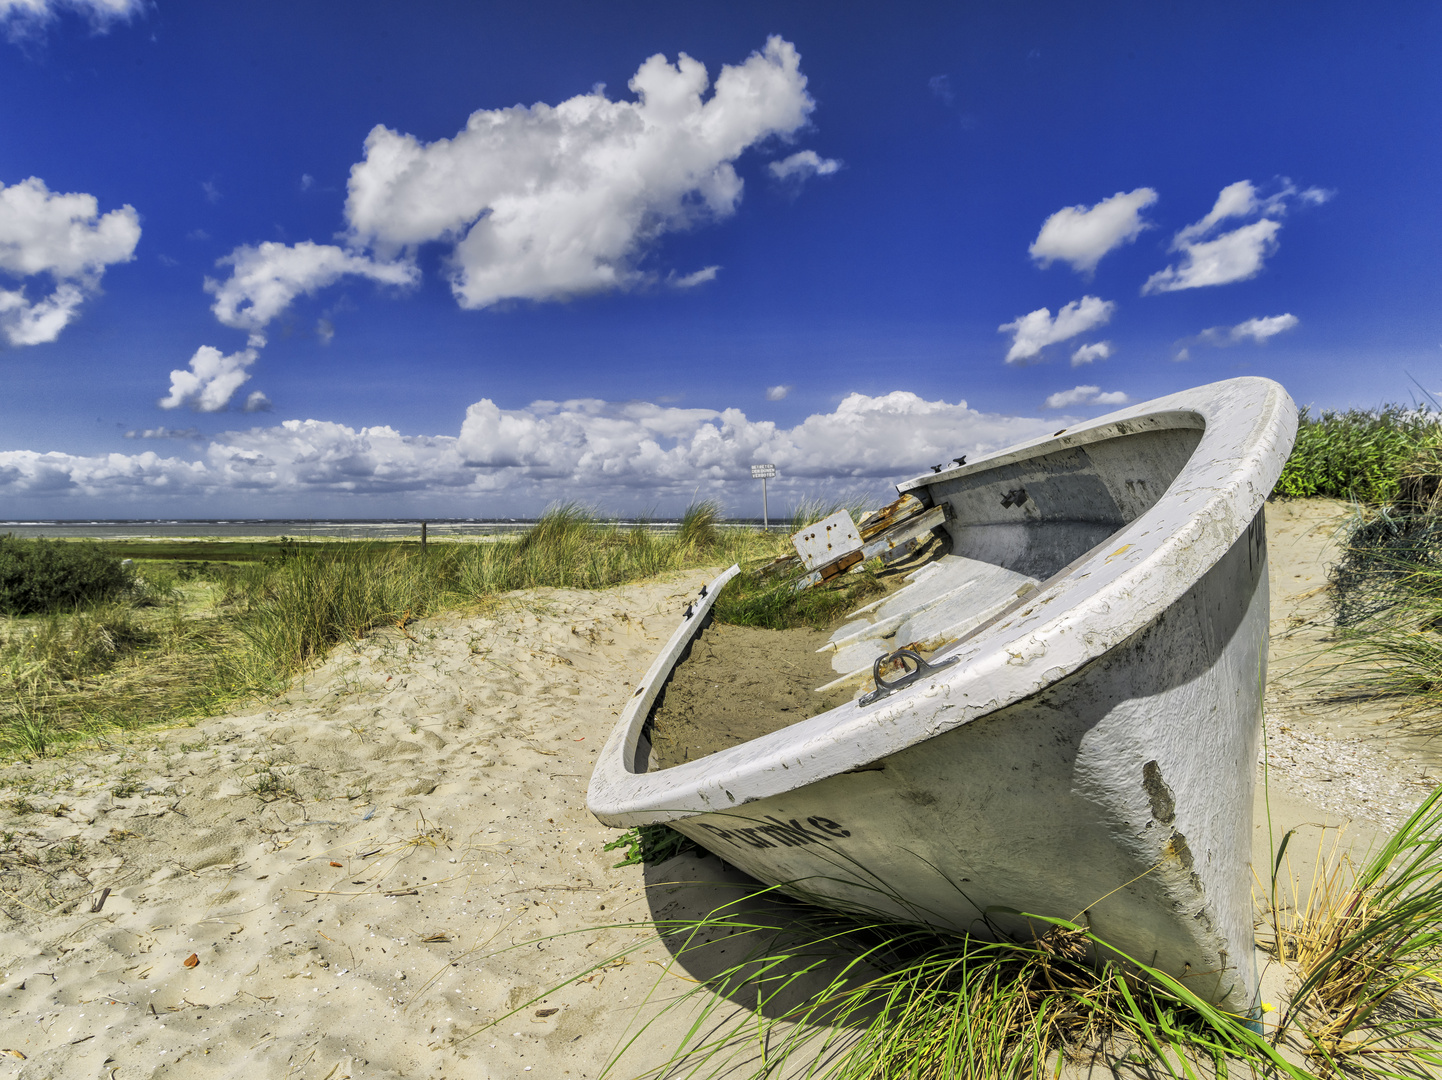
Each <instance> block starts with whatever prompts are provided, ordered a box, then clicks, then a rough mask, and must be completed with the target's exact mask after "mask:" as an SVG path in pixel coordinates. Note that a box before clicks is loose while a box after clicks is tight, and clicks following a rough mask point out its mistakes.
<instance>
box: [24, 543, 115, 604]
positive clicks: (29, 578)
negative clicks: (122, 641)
mask: <svg viewBox="0 0 1442 1080" xmlns="http://www.w3.org/2000/svg"><path fill="white" fill-rule="evenodd" d="M130 579H131V574H130V571H129V570H128V569H127V568H126V567H125V566H124V565H123V564H122V562H121V561H120V559H118V558H116V557H115V556H114V555H110V554H108V553H106V552H104V551H102V550H101V549H100V548H99V547H97V546H96V545H95V544H75V543H65V542H63V541H56V540H23V539H20V538H19V537H16V536H11V535H10V534H8V533H7V534H5V535H4V536H0V614H4V615H30V614H34V613H36V612H45V611H62V610H66V609H69V608H74V607H75V606H76V605H78V604H91V603H95V602H97V601H101V600H108V599H110V598H111V597H114V596H117V595H119V594H120V593H122V592H124V591H125V590H126V589H127V588H128V587H129V586H130Z"/></svg>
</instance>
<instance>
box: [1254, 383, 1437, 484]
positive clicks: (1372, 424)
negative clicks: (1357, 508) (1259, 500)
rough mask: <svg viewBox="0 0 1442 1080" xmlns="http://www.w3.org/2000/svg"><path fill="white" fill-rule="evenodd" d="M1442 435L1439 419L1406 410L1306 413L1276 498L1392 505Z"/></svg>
mask: <svg viewBox="0 0 1442 1080" xmlns="http://www.w3.org/2000/svg"><path fill="white" fill-rule="evenodd" d="M1439 431H1442V418H1439V416H1438V414H1437V413H1435V412H1430V411H1428V410H1426V409H1418V408H1413V407H1410V406H1405V405H1384V406H1382V407H1381V408H1380V409H1349V410H1348V411H1347V412H1345V413H1337V412H1331V411H1324V412H1323V413H1322V414H1321V415H1320V416H1312V415H1311V414H1310V412H1309V411H1308V410H1307V409H1305V408H1304V409H1302V413H1301V416H1300V417H1299V418H1298V425H1297V442H1296V445H1295V446H1293V448H1292V454H1291V456H1290V457H1289V458H1288V459H1287V464H1286V465H1285V466H1284V467H1283V468H1282V475H1281V477H1280V478H1279V479H1278V480H1277V486H1276V489H1275V491H1276V494H1278V495H1281V496H1283V497H1285V498H1292V499H1314V498H1330V499H1355V500H1356V501H1358V502H1364V503H1373V504H1376V505H1384V504H1387V503H1390V502H1392V501H1393V500H1394V499H1396V498H1397V496H1398V494H1399V492H1400V489H1401V488H1402V486H1403V482H1404V476H1405V475H1406V474H1407V472H1408V471H1409V470H1412V471H1415V469H1416V468H1418V467H1421V466H1420V465H1419V464H1418V462H1419V453H1420V452H1421V451H1422V450H1423V448H1424V447H1426V446H1427V445H1428V444H1429V443H1430V444H1431V445H1433V446H1435V445H1436V444H1437V442H1438V437H1439ZM1434 456H1435V455H1434Z"/></svg>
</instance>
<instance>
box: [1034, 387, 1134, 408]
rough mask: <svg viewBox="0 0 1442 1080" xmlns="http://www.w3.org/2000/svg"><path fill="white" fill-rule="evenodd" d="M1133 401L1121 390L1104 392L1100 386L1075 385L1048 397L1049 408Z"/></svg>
mask: <svg viewBox="0 0 1442 1080" xmlns="http://www.w3.org/2000/svg"><path fill="white" fill-rule="evenodd" d="M1129 401H1131V398H1129V397H1128V396H1127V395H1126V394H1124V393H1122V392H1121V391H1120V390H1112V391H1109V392H1107V393H1102V388H1101V387H1100V386H1074V387H1072V388H1071V389H1070V390H1059V391H1057V392H1056V393H1055V394H1052V395H1050V396H1049V397H1048V398H1047V399H1046V403H1045V405H1044V406H1043V407H1044V408H1047V409H1067V408H1071V407H1072V406H1074V405H1125V404H1126V403H1127V402H1129Z"/></svg>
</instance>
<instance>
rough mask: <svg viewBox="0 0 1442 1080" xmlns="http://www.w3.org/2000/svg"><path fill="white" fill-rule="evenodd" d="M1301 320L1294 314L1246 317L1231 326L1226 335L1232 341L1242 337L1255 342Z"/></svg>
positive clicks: (1272, 335) (1289, 327)
mask: <svg viewBox="0 0 1442 1080" xmlns="http://www.w3.org/2000/svg"><path fill="white" fill-rule="evenodd" d="M1299 322H1301V320H1300V319H1298V318H1297V316H1295V315H1291V314H1287V315H1269V316H1267V317H1266V318H1261V319H1248V320H1247V321H1246V322H1240V323H1238V324H1237V325H1236V326H1234V327H1232V329H1231V330H1230V331H1229V334H1228V336H1229V337H1231V339H1232V340H1233V341H1241V340H1243V339H1244V338H1251V339H1252V340H1253V341H1255V342H1257V343H1259V344H1260V343H1261V342H1264V341H1266V340H1267V339H1268V338H1272V337H1276V336H1277V335H1278V334H1280V333H1282V332H1283V331H1286V330H1290V329H1292V327H1294V326H1296V325H1297V323H1299Z"/></svg>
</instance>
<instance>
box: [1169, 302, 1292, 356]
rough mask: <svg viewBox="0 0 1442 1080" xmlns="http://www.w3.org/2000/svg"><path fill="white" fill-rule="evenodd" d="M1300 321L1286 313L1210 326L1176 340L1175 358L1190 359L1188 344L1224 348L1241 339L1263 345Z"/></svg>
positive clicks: (1235, 343)
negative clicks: (1233, 324)
mask: <svg viewBox="0 0 1442 1080" xmlns="http://www.w3.org/2000/svg"><path fill="white" fill-rule="evenodd" d="M1301 321H1302V320H1300V319H1299V318H1297V316H1295V315H1293V314H1291V313H1287V314H1284V315H1268V316H1265V317H1259V318H1254V319H1247V320H1245V321H1244V322H1239V323H1237V325H1236V326H1210V327H1208V328H1207V329H1205V330H1203V331H1202V332H1201V333H1200V334H1197V335H1196V336H1195V337H1192V338H1184V339H1183V340H1182V341H1180V342H1178V343H1177V344H1178V345H1179V346H1180V351H1179V352H1178V353H1177V355H1176V359H1178V360H1190V359H1191V351H1190V349H1188V348H1187V346H1189V345H1215V346H1216V347H1217V348H1219V349H1225V348H1228V347H1229V346H1232V345H1237V344H1240V343H1241V342H1243V341H1253V342H1256V343H1257V344H1258V345H1265V344H1266V343H1267V342H1268V341H1269V340H1270V339H1272V338H1274V337H1276V336H1277V335H1278V334H1282V333H1285V332H1286V331H1288V330H1290V329H1292V327H1294V326H1296V325H1297V324H1298V323H1300V322H1301Z"/></svg>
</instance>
